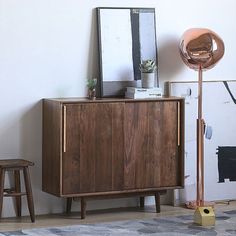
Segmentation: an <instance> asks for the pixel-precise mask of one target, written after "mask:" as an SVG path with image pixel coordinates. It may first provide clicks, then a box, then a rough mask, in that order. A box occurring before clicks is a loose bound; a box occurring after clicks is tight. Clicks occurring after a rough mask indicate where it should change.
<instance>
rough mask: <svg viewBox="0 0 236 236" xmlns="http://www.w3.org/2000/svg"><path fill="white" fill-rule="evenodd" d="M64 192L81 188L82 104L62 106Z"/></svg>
mask: <svg viewBox="0 0 236 236" xmlns="http://www.w3.org/2000/svg"><path fill="white" fill-rule="evenodd" d="M62 108H63V109H62V114H63V116H62V117H63V119H62V137H63V140H62V180H61V181H62V193H63V194H72V193H76V192H79V190H80V110H81V107H80V105H64V106H63V107H62Z"/></svg>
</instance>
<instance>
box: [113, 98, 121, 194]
mask: <svg viewBox="0 0 236 236" xmlns="http://www.w3.org/2000/svg"><path fill="white" fill-rule="evenodd" d="M123 188H124V103H114V104H113V105H112V190H113V191H114V190H123Z"/></svg>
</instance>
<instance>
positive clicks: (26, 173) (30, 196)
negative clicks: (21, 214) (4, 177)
mask: <svg viewBox="0 0 236 236" xmlns="http://www.w3.org/2000/svg"><path fill="white" fill-rule="evenodd" d="M23 172H24V179H25V189H26V195H27V202H28V208H29V212H30V218H31V221H32V222H34V221H35V215H34V201H33V194H32V188H31V183H30V175H29V169H28V166H27V167H24V170H23Z"/></svg>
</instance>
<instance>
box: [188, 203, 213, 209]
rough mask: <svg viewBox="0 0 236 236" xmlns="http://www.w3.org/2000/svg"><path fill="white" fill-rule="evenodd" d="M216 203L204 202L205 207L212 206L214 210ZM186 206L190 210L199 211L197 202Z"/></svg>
mask: <svg viewBox="0 0 236 236" xmlns="http://www.w3.org/2000/svg"><path fill="white" fill-rule="evenodd" d="M214 205H215V203H214V202H208V201H204V203H203V206H210V207H212V208H214ZM185 206H186V207H187V208H188V209H193V210H196V209H197V207H198V206H197V201H190V202H186V203H185Z"/></svg>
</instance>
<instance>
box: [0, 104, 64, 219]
mask: <svg viewBox="0 0 236 236" xmlns="http://www.w3.org/2000/svg"><path fill="white" fill-rule="evenodd" d="M0 121H1V123H0V131H1V132H0V139H1V143H0V159H17V158H22V159H26V160H29V161H32V162H34V163H35V165H34V166H32V167H30V176H31V184H32V189H33V197H34V205H35V210H36V214H42V213H48V212H49V213H50V212H61V211H62V201H61V200H60V199H57V198H56V197H53V196H50V195H48V194H46V193H43V192H42V186H41V185H42V101H38V102H37V103H33V104H29V105H26V106H24V107H23V108H22V107H21V109H17V110H16V111H8V112H7V114H6V116H5V117H1V119H0ZM23 179H24V178H23V174H22V173H21V186H22V190H23V191H24V180H23ZM10 186H11V187H12V186H14V184H13V179H12V175H9V174H7V175H6V181H5V187H6V188H7V187H10ZM22 214H23V215H28V214H29V212H28V207H27V202H26V197H23V198H22ZM9 216H15V211H14V201H13V199H12V198H7V199H6V198H5V199H4V204H3V217H9Z"/></svg>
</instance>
